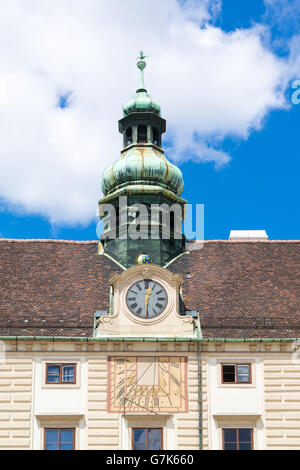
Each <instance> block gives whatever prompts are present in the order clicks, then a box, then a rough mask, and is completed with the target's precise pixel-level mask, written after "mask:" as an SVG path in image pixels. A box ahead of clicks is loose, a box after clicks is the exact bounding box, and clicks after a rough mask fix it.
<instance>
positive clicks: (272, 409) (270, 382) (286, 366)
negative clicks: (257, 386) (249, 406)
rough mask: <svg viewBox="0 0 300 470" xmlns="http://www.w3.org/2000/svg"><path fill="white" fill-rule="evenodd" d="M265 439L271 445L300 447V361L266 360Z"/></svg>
mask: <svg viewBox="0 0 300 470" xmlns="http://www.w3.org/2000/svg"><path fill="white" fill-rule="evenodd" d="M264 391H265V394H264V407H265V440H266V448H268V449H292V450H293V449H299V448H300V363H294V362H293V360H292V357H286V358H274V359H271V358H268V359H266V360H265V361H264Z"/></svg>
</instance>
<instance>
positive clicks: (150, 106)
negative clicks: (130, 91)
mask: <svg viewBox="0 0 300 470" xmlns="http://www.w3.org/2000/svg"><path fill="white" fill-rule="evenodd" d="M123 112H124V116H128V114H130V113H140V112H141V113H143V112H146V113H155V114H158V115H159V116H160V106H159V104H158V103H156V102H155V101H153V100H152V98H151V96H150V95H149V93H147V91H146V90H137V93H136V94H135V95H134V97H133V98H132V99H131V100H130V101H128V103H126V104H125V105H124V106H123Z"/></svg>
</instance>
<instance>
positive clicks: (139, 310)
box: [136, 307, 142, 315]
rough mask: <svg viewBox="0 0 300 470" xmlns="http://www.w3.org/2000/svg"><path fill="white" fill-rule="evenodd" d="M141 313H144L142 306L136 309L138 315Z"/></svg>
mask: <svg viewBox="0 0 300 470" xmlns="http://www.w3.org/2000/svg"><path fill="white" fill-rule="evenodd" d="M141 313H142V309H141V307H140V308H139V309H138V310H137V311H136V314H137V315H140V314H141Z"/></svg>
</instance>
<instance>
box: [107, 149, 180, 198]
mask: <svg viewBox="0 0 300 470" xmlns="http://www.w3.org/2000/svg"><path fill="white" fill-rule="evenodd" d="M129 185H140V186H141V185H156V186H162V187H164V188H166V189H168V190H170V191H172V192H173V193H174V194H176V195H177V196H180V194H181V193H182V191H183V178H182V173H181V171H180V169H179V168H178V167H177V166H175V165H173V164H172V163H171V162H169V161H168V160H167V159H166V157H165V156H164V154H163V152H162V151H161V150H159V149H156V148H154V147H153V146H152V145H147V144H144V145H143V146H135V145H134V146H132V147H130V148H128V150H125V152H122V154H121V156H120V158H119V159H118V160H117V161H116V162H115V163H113V164H112V165H110V166H108V167H107V168H106V169H105V170H104V174H103V180H102V191H103V194H104V195H105V196H106V195H107V194H110V193H112V192H114V191H116V190H117V189H119V188H122V187H125V186H129Z"/></svg>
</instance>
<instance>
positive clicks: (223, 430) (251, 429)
mask: <svg viewBox="0 0 300 470" xmlns="http://www.w3.org/2000/svg"><path fill="white" fill-rule="evenodd" d="M228 429H234V430H235V432H236V431H237V430H239V429H250V436H251V449H250V450H254V446H253V428H250V427H249V428H248V427H238V428H233V427H225V428H222V450H225V449H224V445H225V439H224V435H225V431H226V430H228ZM236 443H237V447H239V433H237V441H236ZM237 450H240V449H239V448H238V449H237Z"/></svg>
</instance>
